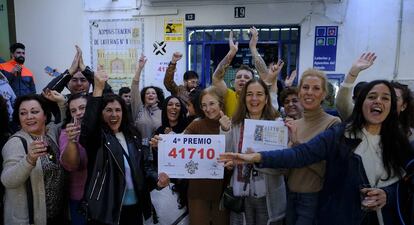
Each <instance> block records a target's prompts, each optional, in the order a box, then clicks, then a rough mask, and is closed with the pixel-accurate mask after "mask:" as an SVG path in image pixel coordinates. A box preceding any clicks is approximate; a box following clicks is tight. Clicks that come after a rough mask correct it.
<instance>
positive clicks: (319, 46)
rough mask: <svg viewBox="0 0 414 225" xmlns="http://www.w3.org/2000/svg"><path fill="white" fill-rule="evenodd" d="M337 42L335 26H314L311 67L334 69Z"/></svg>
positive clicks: (336, 28) (325, 69) (326, 69)
mask: <svg viewBox="0 0 414 225" xmlns="http://www.w3.org/2000/svg"><path fill="white" fill-rule="evenodd" d="M337 44H338V27H337V26H316V27H315V48H314V52H313V67H314V68H315V69H319V70H324V71H335V67H336V49H337Z"/></svg>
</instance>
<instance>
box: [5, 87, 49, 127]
mask: <svg viewBox="0 0 414 225" xmlns="http://www.w3.org/2000/svg"><path fill="white" fill-rule="evenodd" d="M31 100H34V101H37V102H39V104H40V107H41V108H42V110H43V112H44V114H45V115H46V124H48V123H49V122H50V120H51V118H52V114H51V113H50V109H49V107H48V105H47V103H46V100H45V99H44V98H43V97H42V96H40V95H38V94H30V95H22V96H20V97H18V98H17V99H16V102H15V103H14V109H13V122H14V123H15V124H19V125H20V118H19V108H20V105H21V104H22V103H23V102H25V101H31Z"/></svg>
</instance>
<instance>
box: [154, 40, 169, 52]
mask: <svg viewBox="0 0 414 225" xmlns="http://www.w3.org/2000/svg"><path fill="white" fill-rule="evenodd" d="M152 46H154V51H152V52H153V53H155V55H159V54H161V55H164V54H165V53H167V51H166V50H165V48H166V47H167V43H165V42H164V41H161V42H158V41H156V42H154V44H152Z"/></svg>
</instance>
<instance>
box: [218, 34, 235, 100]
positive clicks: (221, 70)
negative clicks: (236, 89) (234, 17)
mask: <svg viewBox="0 0 414 225" xmlns="http://www.w3.org/2000/svg"><path fill="white" fill-rule="evenodd" d="M229 47H230V50H229V52H228V53H227V55H226V56H225V57H224V58H223V59H222V60H221V62H220V63H219V64H218V66H217V68H216V70H215V71H214V74H213V85H214V86H215V87H216V88H217V89H218V90H219V91H220V92H221V93H222V94H225V93H226V92H227V85H226V82H224V74H225V73H226V69H227V67H228V66H229V65H230V63H231V61H232V60H233V58H234V56H236V53H237V51H238V49H239V43H238V42H236V43H234V41H233V32H232V31H230V35H229Z"/></svg>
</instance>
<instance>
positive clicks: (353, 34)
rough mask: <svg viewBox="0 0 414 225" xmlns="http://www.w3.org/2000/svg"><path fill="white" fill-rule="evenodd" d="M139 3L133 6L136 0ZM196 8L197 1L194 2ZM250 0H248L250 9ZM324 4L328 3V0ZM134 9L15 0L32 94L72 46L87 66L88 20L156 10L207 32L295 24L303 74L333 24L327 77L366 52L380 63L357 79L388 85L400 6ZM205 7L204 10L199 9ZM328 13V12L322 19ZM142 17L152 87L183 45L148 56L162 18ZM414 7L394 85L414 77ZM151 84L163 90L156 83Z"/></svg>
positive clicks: (413, 5)
mask: <svg viewBox="0 0 414 225" xmlns="http://www.w3.org/2000/svg"><path fill="white" fill-rule="evenodd" d="M138 2H139V1H138ZM194 2H195V1H194ZM251 2H252V1H250V3H251ZM328 2H329V1H328ZM144 3H145V4H146V6H143V7H142V9H141V10H140V11H137V10H125V11H112V12H110V11H105V12H89V11H88V12H85V11H84V10H83V1H81V0H76V1H64V0H57V1H56V0H37V1H30V0H18V1H15V9H16V30H17V31H16V32H17V39H18V41H21V42H23V43H25V44H26V46H27V50H26V52H27V53H26V54H27V66H28V67H29V68H31V69H32V70H33V71H34V73H35V75H36V82H37V87H38V91H39V90H40V88H41V87H43V86H44V85H45V84H46V83H47V82H48V81H49V80H50V79H51V78H49V77H48V76H47V75H46V74H45V73H44V72H43V68H44V67H45V66H46V65H50V66H52V67H57V68H60V69H61V70H62V71H63V70H64V69H65V68H67V67H68V66H69V65H70V63H71V61H72V58H73V55H74V53H75V50H74V47H73V46H74V45H75V44H79V45H80V46H81V47H82V48H83V50H84V59H85V61H86V63H90V62H89V61H88V60H89V59H90V56H89V54H90V53H89V24H88V21H89V19H97V18H131V17H132V15H136V14H138V12H142V13H146V12H149V10H151V12H154V11H155V12H157V11H158V12H161V11H162V10H165V9H171V8H173V9H178V15H168V16H166V17H177V18H180V17H184V15H185V14H186V13H195V14H196V20H195V21H186V22H185V25H186V26H200V25H205V26H211V25H235V24H251V25H254V24H300V25H301V43H300V44H301V46H300V59H299V62H300V65H299V68H300V69H301V70H302V71H303V70H304V69H306V68H309V67H311V66H312V64H313V60H312V59H313V42H314V29H315V26H318V25H338V26H339V33H338V34H339V40H338V51H337V67H336V71H335V72H332V73H346V72H347V70H348V68H349V67H350V65H351V64H352V62H353V61H354V60H355V59H356V57H359V55H360V54H361V53H362V52H364V51H375V52H376V54H377V55H378V59H377V60H376V62H375V65H374V66H373V67H372V68H371V69H370V70H368V71H366V72H364V73H363V76H361V77H360V79H361V80H362V79H364V80H373V79H379V78H384V79H392V77H393V72H394V63H395V55H396V44H397V29H398V19H399V9H400V5H399V3H400V1H399V0H381V1H375V0H364V1H361V0H344V1H342V3H328V5H327V7H326V8H325V7H324V5H323V4H322V3H321V2H320V1H318V2H303V1H299V2H294V1H292V2H286V1H283V2H281V3H266V4H237V5H236V4H230V5H229V4H221V5H218V4H217V2H216V5H209V4H208V3H205V2H203V3H199V2H198V1H197V2H195V3H191V4H193V5H190V6H182V5H176V6H174V5H173V4H172V3H171V5H170V6H169V7H150V6H148V3H147V2H145V1H144ZM200 4H203V5H200ZM235 6H245V7H246V14H247V16H246V18H243V19H235V18H233V9H234V7H235ZM325 12H326V13H325ZM143 17H144V18H145V28H144V29H145V36H144V41H145V47H144V52H145V54H146V55H147V56H148V58H149V60H148V65H147V66H146V70H145V81H146V82H145V85H149V84H153V83H154V81H153V79H152V77H153V74H154V72H153V69H154V67H155V65H154V62H155V61H159V60H164V61H168V60H169V59H170V57H171V54H172V53H173V52H174V51H182V52H185V43H168V44H167V45H168V46H167V55H165V56H157V57H155V55H154V54H153V53H152V50H153V47H152V44H153V41H156V40H157V41H160V40H162V39H163V23H164V17H165V16H143ZM412 24H414V1H412V0H404V17H403V29H402V31H403V33H402V38H401V39H402V42H401V53H400V56H401V57H400V64H399V67H398V74H397V79H414V74H413V72H412V71H413V70H412V64H413V63H412V59H414V39H413V37H414V27H413V26H412ZM178 67H179V68H178V74H179V75H178V78H177V79H178V80H180V79H181V74H182V73H183V71H184V70H185V60H182V62H181V64H179V65H178ZM156 85H159V86H160V85H161V86H162V84H159V83H157V84H156Z"/></svg>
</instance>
